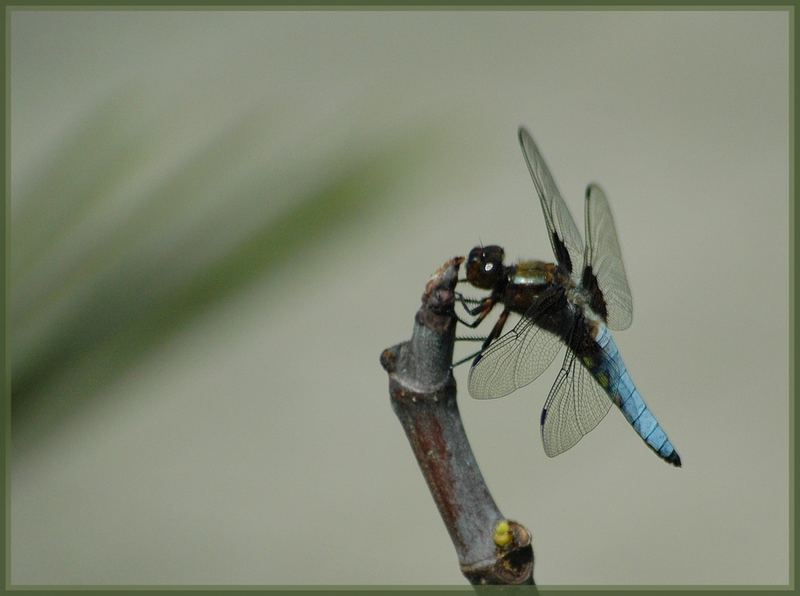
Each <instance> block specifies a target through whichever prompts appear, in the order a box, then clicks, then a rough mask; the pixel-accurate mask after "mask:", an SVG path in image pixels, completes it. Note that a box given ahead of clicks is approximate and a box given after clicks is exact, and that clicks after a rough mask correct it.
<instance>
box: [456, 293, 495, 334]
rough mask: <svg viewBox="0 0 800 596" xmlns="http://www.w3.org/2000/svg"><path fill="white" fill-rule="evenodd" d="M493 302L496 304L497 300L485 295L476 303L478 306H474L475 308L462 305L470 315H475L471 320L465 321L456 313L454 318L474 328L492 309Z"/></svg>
mask: <svg viewBox="0 0 800 596" xmlns="http://www.w3.org/2000/svg"><path fill="white" fill-rule="evenodd" d="M495 304H497V300H496V299H495V297H494V296H487V297H486V298H484V299H482V300H481V301H480V304H478V306H476V307H475V308H472V309H471V308H468V307H467V306H466V305H464V308H465V309H466V310H467V312H468V313H469V314H470V315H473V316H475V318H474V319H473V320H472V321H465V320H463V319H462V318H461V317H459V316H458V315H456V319H458V322H459V323H461V324H462V325H466V326H467V327H469V328H470V329H475V327H477V326H478V325H480V324H481V322H482V321H483V320H484V319H485V318H486V315H488V314H489V313H490V312H491V311H492V308H494V305H495ZM462 305H463V303H462Z"/></svg>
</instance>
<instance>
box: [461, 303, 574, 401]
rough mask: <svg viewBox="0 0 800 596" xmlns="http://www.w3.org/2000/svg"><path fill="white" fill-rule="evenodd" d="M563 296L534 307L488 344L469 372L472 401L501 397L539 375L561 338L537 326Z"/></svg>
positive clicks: (550, 314)
mask: <svg viewBox="0 0 800 596" xmlns="http://www.w3.org/2000/svg"><path fill="white" fill-rule="evenodd" d="M559 298H563V295H562V294H559V295H558V296H556V295H552V294H551V295H548V296H546V297H543V298H542V299H541V300H540V301H539V302H537V303H536V304H534V305H533V306H532V307H531V308H530V309H529V310H528V312H527V313H526V314H525V316H523V317H522V318H521V319H520V320H519V322H518V323H517V324H516V325H515V326H514V328H513V329H512V330H511V331H509V332H508V333H505V334H504V335H502V336H500V337H499V338H497V340H495V341H494V342H492V343H491V344H489V347H487V348H486V350H484V351H483V353H482V354H481V355H480V356H479V357H478V358H477V360H476V362H475V363H474V364H473V365H472V368H470V370H469V381H468V387H469V394H470V395H471V396H472V397H474V398H475V399H492V398H496V397H503V396H505V395H508V394H509V393H511V392H513V391H516V390H517V389H519V388H520V387H524V386H525V385H527V384H528V383H530V382H532V381H533V380H534V379H536V377H538V376H539V375H541V374H542V373H543V372H544V371H545V369H546V368H547V367H548V366H550V363H551V362H553V359H555V357H556V354H558V351H559V350H560V349H561V346H562V345H563V341H562V340H561V338H560V337H559V336H558V335H556V334H554V333H551V332H549V331H546V330H545V329H542V328H541V327H538V326H537V325H536V322H537V320H540V319H541V318H542V317H547V316H553V313H555V312H556V311H557V310H558V308H559V305H560V302H559Z"/></svg>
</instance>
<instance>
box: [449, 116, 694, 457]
mask: <svg viewBox="0 0 800 596" xmlns="http://www.w3.org/2000/svg"><path fill="white" fill-rule="evenodd" d="M519 141H520V144H521V146H522V152H523V155H524V156H525V161H526V162H527V165H528V170H529V171H530V174H531V178H533V184H534V186H535V187H536V192H537V194H538V195H539V200H540V202H541V205H542V211H543V212H544V220H545V224H546V226H547V232H548V235H549V239H550V244H551V245H552V248H553V252H554V254H555V258H556V262H555V263H550V262H544V261H537V260H525V261H519V262H516V263H514V264H510V265H505V264H504V259H505V254H504V251H503V249H502V248H501V247H500V246H497V245H490V246H477V247H475V248H473V249H472V250H471V251H470V253H469V256H468V257H467V259H466V279H464V280H461V281H467V282H469V283H470V284H471V285H472V286H473V287H475V288H478V289H481V290H489V291H490V293H489V295H488V296H486V297H484V298H482V299H467V298H465V297H464V296H463V295H462V294H461V293H459V294H458V298H459V300H460V301H461V304H462V305H463V306H464V307H465V308H466V309H467V312H469V313H470V315H472V316H473V317H474V319H473V320H472V321H464V320H462V319H459V320H461V322H462V323H465V324H466V325H468V326H469V327H471V328H475V327H477V326H478V325H479V324H480V323H481V322H482V321H483V320H484V319H485V318H486V316H488V315H489V313H490V312H491V311H492V309H493V308H494V307H495V306H496V305H502V307H503V310H502V313H501V314H500V317H499V318H498V319H497V322H496V323H495V325H494V327H493V328H492V330H491V332H490V333H489V335H488V336H487V337H486V338H480V339H483V340H484V342H483V346H482V349H481V350H480V351H479V352H477V355H475V354H473V355H471V356H469V357H467V358H466V359H464V360H462V361H461V362H465V361H467V360H470V359H472V358H473V357H474V360H473V362H472V366H471V368H470V371H469V381H468V384H469V392H470V395H472V397H474V398H476V399H491V398H498V397H503V396H506V395H508V394H510V393H512V392H513V391H516V390H517V389H519V388H521V387H524V386H526V385H528V384H529V383H531V382H532V381H534V380H535V379H536V378H537V377H539V376H540V375H541V374H542V373H543V372H544V371H545V370H546V369H547V368H548V367H549V366H550V364H551V363H552V362H553V360H555V358H556V356H557V355H558V353H559V351H560V350H561V348H562V347H564V346H566V355H565V357H564V361H563V364H562V365H561V369H560V370H559V371H558V374H557V376H556V380H555V382H554V383H553V386H552V388H551V389H550V393H549V394H548V396H547V400H546V401H545V404H544V408H543V409H542V414H541V418H540V427H541V434H542V442H543V444H544V451H545V453H546V454H547V455H548V456H550V457H555V456H556V455H559V454H561V453H563V452H564V451H566V450H568V449H570V448H571V447H573V446H574V445H575V444H577V443H578V441H580V440H581V438H583V437H584V436H585V435H586V434H587V433H589V432H590V431H591V430H592V429H594V428H595V427H596V426H597V425H598V424H599V423H600V421H601V420H602V419H603V418H604V417H605V415H606V414H607V413H608V411H609V409H610V408H611V404H614V405H615V406H617V408H619V410H620V411H621V412H622V415H623V416H624V417H625V419H626V420H627V421H628V422H629V423H630V425H631V426H632V427H633V429H634V430H635V431H636V432H637V433H638V434H639V436H640V437H641V438H642V439H643V440H644V442H645V444H646V445H647V446H648V447H650V448H651V449H652V450H653V451H654V452H655V453H656V454H657V455H658V456H659V457H661V458H662V459H663V460H664V461H666V462H668V463H670V464H672V465H674V466H678V467H680V466H681V458H680V456H679V455H678V452H677V451H676V450H675V447H674V446H673V445H672V443H671V442H670V440H669V438H668V437H667V434H666V432H665V431H664V429H663V428H662V426H661V424H659V422H658V420H657V419H656V417H655V416H654V415H653V413H652V411H651V410H650V408H649V407H648V406H647V404H646V403H645V401H644V399H643V398H642V395H641V394H640V393H639V390H638V389H637V388H636V386H635V385H634V383H633V379H632V378H631V375H630V373H629V372H628V369H627V367H626V366H625V362H624V361H623V359H622V356H621V354H620V351H619V348H618V346H617V344H616V342H615V341H614V338H613V336H612V334H611V330H614V331H619V330H623V329H626V328H628V327H629V326H630V324H631V321H632V319H633V303H632V300H631V292H630V287H629V285H628V278H627V275H626V273H625V267H624V265H623V262H622V253H621V250H620V245H619V241H618V239H617V231H616V227H615V225H614V219H613V217H612V215H611V209H610V207H609V204H608V199H607V198H606V195H605V193H604V192H603V190H602V189H601V188H600V186H598V185H597V184H590V185H589V186H588V187H587V189H586V200H585V236H586V244H585V245H584V242H583V239H582V237H581V234H580V232H579V231H578V228H577V226H576V225H575V220H574V219H573V218H572V215H571V214H570V211H569V209H568V208H567V205H566V203H565V202H564V199H563V198H562V196H561V193H560V192H559V190H558V187H557V186H556V183H555V181H554V179H553V176H552V174H551V173H550V170H549V168H548V167H547V164H546V163H545V161H544V158H543V157H542V154H541V152H540V151H539V148H538V147H537V146H536V143H535V142H534V140H533V137H532V136H531V134H530V133H529V132H528V131H527V130H526V129H525V128H524V127H520V129H519ZM470 304H473V305H474V304H477V306H470ZM512 312H513V313H517V314H519V315H521V316H520V319H519V322H518V323H517V324H516V325H515V326H514V327H513V329H511V330H509V331H507V332H506V333H505V334H503V329H504V327H505V325H506V321H507V320H508V317H509V314H510V313H512ZM459 363H460V362H459ZM459 363H456V364H459Z"/></svg>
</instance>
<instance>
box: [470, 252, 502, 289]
mask: <svg viewBox="0 0 800 596" xmlns="http://www.w3.org/2000/svg"><path fill="white" fill-rule="evenodd" d="M504 257H505V254H504V252H503V249H502V248H500V247H499V246H494V245H493V246H476V247H475V248H473V249H472V250H471V251H470V252H469V256H468V257H467V280H469V282H470V283H471V284H472V285H473V286H475V287H476V288H481V289H485V290H491V289H492V288H494V287H495V286H496V285H497V282H498V281H500V276H501V275H502V274H503V258H504Z"/></svg>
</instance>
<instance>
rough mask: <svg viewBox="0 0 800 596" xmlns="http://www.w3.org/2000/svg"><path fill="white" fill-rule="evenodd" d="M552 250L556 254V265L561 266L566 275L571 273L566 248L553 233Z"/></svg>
mask: <svg viewBox="0 0 800 596" xmlns="http://www.w3.org/2000/svg"><path fill="white" fill-rule="evenodd" d="M553 249H554V251H555V253H556V259H557V260H558V264H559V265H562V266H563V267H564V268H565V269H566V270H567V273H572V259H570V258H569V251H568V250H567V246H566V244H564V242H563V241H562V240H561V238H559V237H558V234H556V233H555V232H553Z"/></svg>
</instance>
